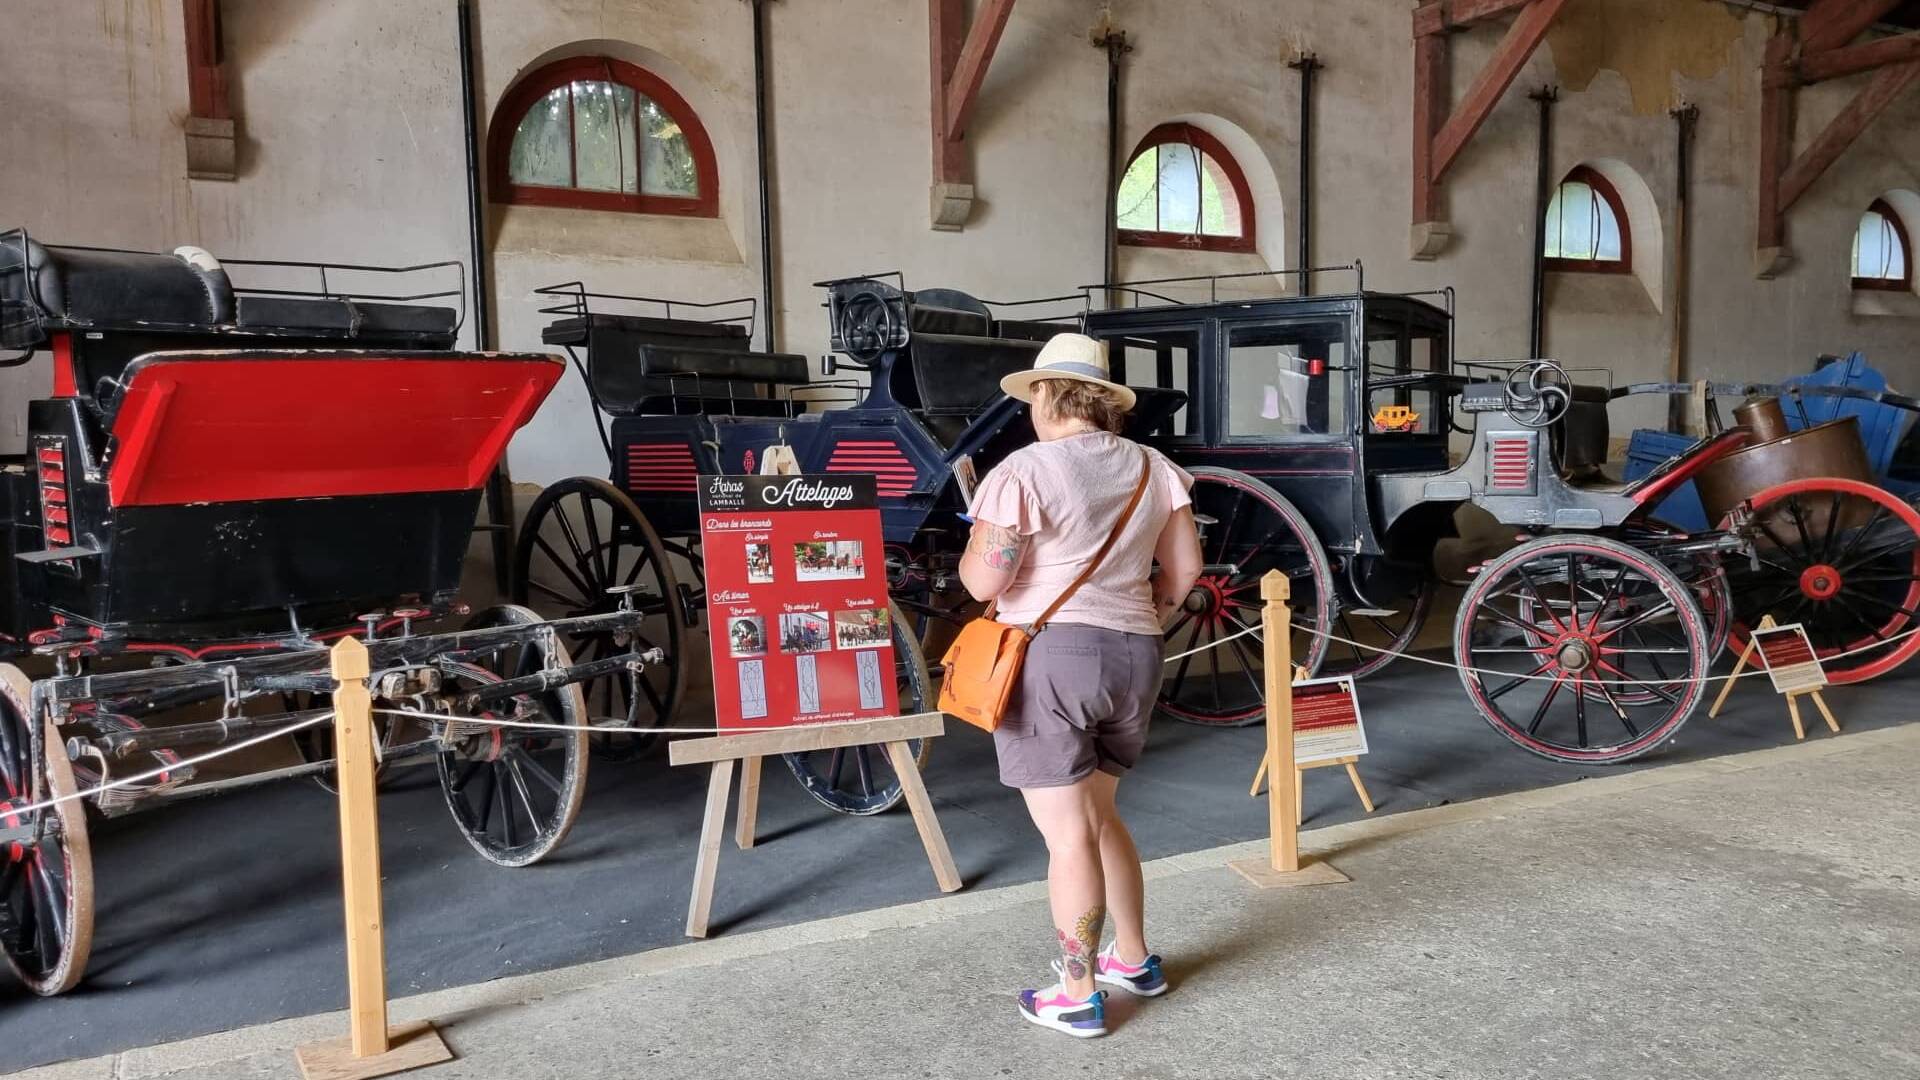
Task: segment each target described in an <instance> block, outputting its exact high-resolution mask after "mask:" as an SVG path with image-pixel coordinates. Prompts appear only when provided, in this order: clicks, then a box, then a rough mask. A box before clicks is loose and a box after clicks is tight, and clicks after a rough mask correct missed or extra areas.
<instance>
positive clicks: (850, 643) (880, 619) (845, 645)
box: [833, 608, 893, 649]
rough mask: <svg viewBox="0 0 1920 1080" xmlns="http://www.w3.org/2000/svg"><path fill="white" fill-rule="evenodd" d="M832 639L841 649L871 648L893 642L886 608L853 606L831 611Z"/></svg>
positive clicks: (891, 626)
mask: <svg viewBox="0 0 1920 1080" xmlns="http://www.w3.org/2000/svg"><path fill="white" fill-rule="evenodd" d="M833 640H834V642H835V643H836V644H837V646H838V647H839V648H842V649H873V648H878V647H879V646H881V645H890V644H892V643H893V621H892V620H891V619H889V618H888V617H887V609H886V608H854V609H852V610H850V611H836V612H834V613H833Z"/></svg>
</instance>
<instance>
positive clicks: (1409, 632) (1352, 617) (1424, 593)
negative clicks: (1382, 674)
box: [1317, 578, 1434, 679]
mask: <svg viewBox="0 0 1920 1080" xmlns="http://www.w3.org/2000/svg"><path fill="white" fill-rule="evenodd" d="M1433 592H1434V583H1433V579H1432V578H1421V579H1420V580H1419V581H1418V583H1416V584H1415V585H1414V586H1413V587H1412V590H1411V591H1410V592H1409V593H1408V594H1407V595H1405V596H1402V597H1400V598H1399V599H1398V600H1397V601H1396V602H1395V603H1394V604H1393V605H1392V606H1391V607H1372V606H1369V605H1368V604H1367V603H1366V602H1365V601H1363V600H1360V599H1357V598H1355V597H1353V596H1351V595H1348V594H1347V592H1346V591H1345V590H1342V591H1341V593H1340V596H1339V600H1338V602H1337V603H1336V604H1335V606H1334V615H1333V628H1332V633H1335V634H1338V635H1339V636H1340V637H1342V638H1345V639H1346V640H1345V641H1334V640H1332V639H1331V638H1328V639H1326V641H1327V654H1326V659H1325V660H1324V661H1323V662H1322V663H1321V665H1320V670H1319V671H1318V672H1317V674H1319V675H1348V676H1352V677H1353V678H1356V679H1359V678H1365V677H1366V676H1368V675H1372V674H1373V673H1374V672H1376V671H1379V670H1380V669H1382V668H1384V667H1386V666H1387V665H1388V664H1391V663H1393V662H1394V660H1396V659H1398V656H1397V654H1399V653H1403V652H1405V651H1407V649H1408V648H1409V647H1410V646H1411V645H1412V644H1413V639H1414V638H1416V637H1418V636H1420V629H1421V627H1423V626H1425V625H1426V624H1427V613H1428V612H1429V611H1431V610H1432V608H1433Z"/></svg>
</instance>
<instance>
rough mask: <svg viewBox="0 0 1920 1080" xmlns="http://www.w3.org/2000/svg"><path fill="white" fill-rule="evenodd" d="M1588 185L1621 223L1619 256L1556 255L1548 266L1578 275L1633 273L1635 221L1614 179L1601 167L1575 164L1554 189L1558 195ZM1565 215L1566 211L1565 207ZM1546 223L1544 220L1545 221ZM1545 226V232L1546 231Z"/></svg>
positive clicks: (1548, 262)
mask: <svg viewBox="0 0 1920 1080" xmlns="http://www.w3.org/2000/svg"><path fill="white" fill-rule="evenodd" d="M1574 183H1579V184H1585V185H1587V186H1588V187H1590V188H1592V189H1593V191H1594V193H1595V194H1596V195H1599V196H1600V198H1601V200H1602V201H1603V202H1605V203H1606V204H1607V208H1608V209H1609V210H1612V211H1613V219H1614V220H1615V221H1616V222H1618V223H1619V225H1620V258H1619V260H1618V261H1614V260H1611V259H1562V258H1557V257H1553V256H1549V257H1548V258H1547V269H1549V270H1558V271H1563V272H1568V273H1576V274H1631V273H1633V223H1632V222H1630V221H1628V220H1627V207H1626V204H1625V203H1623V202H1621V201H1620V192H1618V191H1616V190H1615V189H1614V186H1613V182H1612V181H1610V180H1608V179H1607V178H1606V176H1604V175H1603V174H1602V173H1601V172H1600V170H1598V169H1595V168H1594V167H1592V166H1591V165H1575V166H1574V167H1573V168H1572V169H1571V170H1569V171H1568V173H1567V175H1565V176H1563V177H1561V178H1560V184H1559V185H1558V186H1556V187H1555V188H1554V189H1553V190H1554V193H1555V194H1558V193H1559V191H1560V188H1561V187H1565V186H1566V185H1568V184H1574ZM1561 213H1562V214H1563V215H1564V214H1565V213H1566V211H1565V210H1564V209H1563V210H1561ZM1542 224H1543V225H1544V222H1543V223H1542ZM1544 231H1545V230H1544V228H1543V229H1542V232H1543V233H1544Z"/></svg>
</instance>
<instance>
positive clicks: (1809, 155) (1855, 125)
mask: <svg viewBox="0 0 1920 1080" xmlns="http://www.w3.org/2000/svg"><path fill="white" fill-rule="evenodd" d="M1916 82H1920V61H1914V62H1911V63H1906V64H1899V65H1896V66H1893V67H1885V68H1881V69H1880V72H1879V74H1877V75H1875V76H1874V77H1873V79H1872V81H1870V82H1868V83H1867V85H1866V86H1865V87H1862V88H1861V90H1860V92H1859V93H1858V94H1855V95H1854V96H1853V100H1852V101H1849V102H1847V107H1846V108H1844V109H1841V110H1840V114H1839V115H1838V116H1835V117H1834V118H1833V121H1832V122H1831V123H1829V124H1828V125H1827V127H1826V130H1824V131H1822V132H1821V133H1820V134H1819V135H1818V136H1817V137H1816V138H1815V139H1814V140H1813V142H1811V143H1809V144H1808V145H1807V148H1806V149H1805V150H1804V151H1802V152H1801V154H1800V156H1799V157H1797V158H1795V159H1794V162H1793V164H1791V165H1789V166H1787V171H1786V172H1784V173H1782V174H1781V176H1780V210H1781V211H1782V212H1785V211H1786V209H1787V208H1788V207H1790V206H1792V205H1793V204H1794V203H1795V202H1797V201H1799V199H1800V196H1802V195H1804V194H1806V191H1807V188H1809V187H1811V186H1812V185H1813V182H1814V181H1815V180H1818V179H1819V178H1820V174H1822V173H1824V172H1826V171H1827V169H1828V168H1829V167H1830V166H1832V164H1833V163H1834V161H1835V160H1837V159H1838V158H1839V157H1840V154H1841V153H1842V152H1843V151H1845V150H1846V148H1847V147H1849V146H1852V145H1853V141H1854V140H1855V139H1857V138H1859V137H1860V133H1861V132H1862V131H1864V130H1866V127H1867V125H1868V124H1871V123H1873V120H1874V117H1877V116H1879V115H1880V114H1881V113H1882V112H1885V111H1886V108H1887V106H1888V105H1891V104H1893V102H1894V100H1895V99H1896V98H1898V97H1899V96H1900V95H1901V94H1902V93H1904V92H1906V89H1907V88H1908V87H1910V86H1912V85H1914V84H1915V83H1916Z"/></svg>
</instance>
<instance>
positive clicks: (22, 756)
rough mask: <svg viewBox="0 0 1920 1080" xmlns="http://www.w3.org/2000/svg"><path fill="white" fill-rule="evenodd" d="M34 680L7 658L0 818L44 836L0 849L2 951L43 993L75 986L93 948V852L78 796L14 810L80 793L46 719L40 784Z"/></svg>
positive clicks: (1, 692)
mask: <svg viewBox="0 0 1920 1080" xmlns="http://www.w3.org/2000/svg"><path fill="white" fill-rule="evenodd" d="M32 700H33V684H32V683H31V682H30V681H29V680H28V679H27V677H26V676H25V675H23V674H21V672H20V669H19V668H16V667H14V666H13V665H12V664H0V786H3V787H4V790H0V794H3V795H5V797H6V799H5V801H4V802H0V823H4V824H6V825H10V826H17V825H32V824H34V818H35V817H38V818H40V819H41V821H40V824H41V825H42V831H41V834H40V837H39V839H38V840H36V841H32V842H22V843H14V844H10V845H7V846H6V847H0V949H4V951H5V952H6V955H7V966H9V967H11V968H12V969H13V971H14V974H16V975H18V976H20V981H22V982H24V983H26V984H27V988H28V989H30V990H32V991H33V992H34V993H36V994H41V995H53V994H58V993H62V992H64V991H67V990H71V989H72V988H73V985H74V984H75V983H77V982H79V981H80V976H81V975H83V974H85V972H86V967H87V954H88V953H89V952H91V951H92V950H93V854H92V849H91V848H90V847H89V846H88V843H87V815H86V808H85V807H84V806H82V805H81V804H80V801H79V800H70V801H68V802H63V803H60V804H59V805H57V806H53V807H49V808H48V809H46V810H41V811H39V812H38V813H37V814H34V815H20V814H15V813H13V812H12V811H11V810H10V809H9V808H10V807H11V806H16V805H25V804H28V803H33V802H38V801H40V800H42V799H48V798H55V797H59V796H65V795H72V794H74V793H75V792H76V791H78V790H79V789H78V788H77V787H76V786H75V785H74V781H73V767H72V766H71V765H70V764H69V763H68V761H67V753H66V747H65V745H64V744H63V743H62V742H61V739H60V733H59V730H58V729H56V728H55V727H54V726H53V725H52V724H48V725H46V728H45V732H44V739H45V741H44V744H43V746H42V748H41V754H40V761H39V762H38V764H39V766H40V767H41V769H42V770H43V771H42V772H41V773H40V778H41V781H42V782H41V783H38V784H36V783H35V782H34V772H35V765H36V763H35V761H34V758H33V740H32V738H31V735H32V728H31V727H29V724H30V723H31V720H30V719H29V718H30V717H31V716H32V704H31V703H32Z"/></svg>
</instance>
